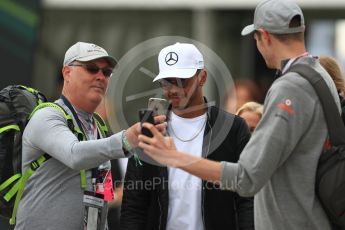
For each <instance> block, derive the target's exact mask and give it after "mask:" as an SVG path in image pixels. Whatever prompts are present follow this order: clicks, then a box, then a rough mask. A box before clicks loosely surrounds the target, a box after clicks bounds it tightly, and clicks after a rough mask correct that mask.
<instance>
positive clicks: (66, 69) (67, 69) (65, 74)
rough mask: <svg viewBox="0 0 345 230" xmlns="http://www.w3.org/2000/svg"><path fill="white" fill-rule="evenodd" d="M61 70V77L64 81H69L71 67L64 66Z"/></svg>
mask: <svg viewBox="0 0 345 230" xmlns="http://www.w3.org/2000/svg"><path fill="white" fill-rule="evenodd" d="M61 72H62V77H63V79H64V81H66V82H69V80H70V78H71V68H70V67H69V66H64V67H63V68H62V70H61Z"/></svg>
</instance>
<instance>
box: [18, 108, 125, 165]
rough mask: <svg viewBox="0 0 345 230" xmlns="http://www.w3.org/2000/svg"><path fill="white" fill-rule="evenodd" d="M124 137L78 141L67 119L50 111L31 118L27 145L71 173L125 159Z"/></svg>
mask: <svg viewBox="0 0 345 230" xmlns="http://www.w3.org/2000/svg"><path fill="white" fill-rule="evenodd" d="M121 136H122V132H119V133H117V134H114V135H112V136H110V137H108V138H103V139H99V140H90V141H78V139H77V138H76V136H75V135H74V134H73V132H72V131H71V130H70V129H69V128H68V126H67V121H66V119H65V117H64V115H63V114H62V113H61V112H60V111H58V110H56V109H54V108H49V107H48V108H43V109H41V110H39V111H37V112H36V113H35V115H34V116H33V117H32V118H31V120H30V121H29V123H28V125H27V126H26V128H25V131H24V134H23V143H24V142H25V145H26V146H31V148H34V149H38V150H40V151H42V152H44V153H47V154H49V155H50V156H51V157H53V158H55V159H57V160H59V161H60V162H62V163H63V164H65V165H66V166H68V167H70V168H71V169H75V170H80V169H89V168H93V167H96V166H98V165H100V164H102V163H103V162H105V161H107V160H110V159H116V158H121V157H125V155H124V152H123V150H122V139H121Z"/></svg>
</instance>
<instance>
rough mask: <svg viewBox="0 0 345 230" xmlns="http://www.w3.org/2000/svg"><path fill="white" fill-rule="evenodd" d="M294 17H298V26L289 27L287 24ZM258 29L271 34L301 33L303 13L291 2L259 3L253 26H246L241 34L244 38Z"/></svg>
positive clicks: (280, 0)
mask: <svg viewBox="0 0 345 230" xmlns="http://www.w3.org/2000/svg"><path fill="white" fill-rule="evenodd" d="M295 16H299V18H300V26H297V27H290V26H289V24H290V22H291V20H292V18H294V17H295ZM260 28H262V29H264V30H266V31H267V32H269V33H272V34H291V33H298V32H303V31H304V30H305V25H304V17H303V12H302V10H301V8H300V7H299V6H298V5H297V4H296V3H295V2H294V1H291V0H265V1H261V2H260V3H259V4H258V5H257V7H256V8H255V13H254V24H252V25H249V26H246V27H245V28H244V29H243V30H242V32H241V34H242V35H243V36H245V35H248V34H251V33H253V32H254V31H255V30H258V29H260Z"/></svg>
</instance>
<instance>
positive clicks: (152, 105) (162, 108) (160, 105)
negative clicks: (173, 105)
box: [147, 98, 168, 116]
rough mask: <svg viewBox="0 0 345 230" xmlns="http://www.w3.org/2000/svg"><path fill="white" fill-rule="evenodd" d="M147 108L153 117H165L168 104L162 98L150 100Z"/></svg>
mask: <svg viewBox="0 0 345 230" xmlns="http://www.w3.org/2000/svg"><path fill="white" fill-rule="evenodd" d="M147 107H148V108H149V109H152V110H153V116H157V115H166V113H167V109H168V102H167V100H165V99H163V98H150V99H149V102H148V105H147Z"/></svg>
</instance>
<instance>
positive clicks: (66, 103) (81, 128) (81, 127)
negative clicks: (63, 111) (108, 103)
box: [60, 95, 98, 139]
mask: <svg viewBox="0 0 345 230" xmlns="http://www.w3.org/2000/svg"><path fill="white" fill-rule="evenodd" d="M60 98H61V99H62V101H63V102H64V104H65V105H66V106H67V107H68V108H69V110H70V111H71V112H72V115H73V117H74V119H75V121H76V122H77V125H78V127H79V129H80V130H83V131H84V132H83V133H84V135H85V134H86V131H87V129H86V127H85V126H84V125H83V122H82V121H81V120H80V118H79V116H78V114H77V112H76V111H75V109H74V107H73V105H72V104H71V103H70V102H69V101H68V99H67V98H66V97H65V96H64V95H61V96H60ZM92 129H93V135H94V137H95V139H97V138H98V132H97V126H96V124H95V122H93V124H92ZM85 137H87V136H86V135H85Z"/></svg>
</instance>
